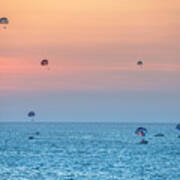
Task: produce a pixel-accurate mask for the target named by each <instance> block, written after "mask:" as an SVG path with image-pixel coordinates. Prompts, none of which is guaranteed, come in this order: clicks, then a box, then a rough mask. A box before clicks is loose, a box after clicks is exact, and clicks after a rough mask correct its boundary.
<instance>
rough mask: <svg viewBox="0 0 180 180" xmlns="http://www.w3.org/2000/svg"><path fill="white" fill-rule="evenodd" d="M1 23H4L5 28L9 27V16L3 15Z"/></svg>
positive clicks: (0, 19)
mask: <svg viewBox="0 0 180 180" xmlns="http://www.w3.org/2000/svg"><path fill="white" fill-rule="evenodd" d="M0 24H2V25H3V28H4V29H6V28H7V27H6V25H8V24H9V20H8V18H6V17H2V18H0Z"/></svg>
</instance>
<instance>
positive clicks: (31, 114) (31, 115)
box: [28, 111, 36, 118]
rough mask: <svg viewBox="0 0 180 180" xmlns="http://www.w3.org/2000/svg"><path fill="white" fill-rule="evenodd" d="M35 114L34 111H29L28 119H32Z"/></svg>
mask: <svg viewBox="0 0 180 180" xmlns="http://www.w3.org/2000/svg"><path fill="white" fill-rule="evenodd" d="M35 115H36V114H35V112H34V111H30V112H29V113H28V117H30V118H32V117H35Z"/></svg>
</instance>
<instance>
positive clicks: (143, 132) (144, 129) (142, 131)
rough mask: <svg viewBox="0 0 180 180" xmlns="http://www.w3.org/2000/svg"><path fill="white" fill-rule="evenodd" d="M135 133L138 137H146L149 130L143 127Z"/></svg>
mask: <svg viewBox="0 0 180 180" xmlns="http://www.w3.org/2000/svg"><path fill="white" fill-rule="evenodd" d="M135 133H136V134H137V135H140V136H146V134H147V129H146V128H143V127H139V128H137V129H136V131H135Z"/></svg>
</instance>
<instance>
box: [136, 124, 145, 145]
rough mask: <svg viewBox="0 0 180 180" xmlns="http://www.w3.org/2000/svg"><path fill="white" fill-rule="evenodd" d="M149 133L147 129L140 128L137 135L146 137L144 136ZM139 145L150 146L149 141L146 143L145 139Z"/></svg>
mask: <svg viewBox="0 0 180 180" xmlns="http://www.w3.org/2000/svg"><path fill="white" fill-rule="evenodd" d="M147 132H148V131H147V129H146V128H144V127H139V128H137V129H136V131H135V134H137V135H139V136H142V137H144V136H146V134H147ZM139 144H148V141H146V140H145V139H142V140H141V141H140V142H139Z"/></svg>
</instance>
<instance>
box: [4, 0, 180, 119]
mask: <svg viewBox="0 0 180 180" xmlns="http://www.w3.org/2000/svg"><path fill="white" fill-rule="evenodd" d="M0 4H1V6H0V17H7V18H8V19H9V24H8V25H7V29H3V25H0V64H1V65H0V107H1V108H0V121H23V122H24V121H25V122H26V121H29V119H28V117H27V113H28V112H29V111H31V110H34V111H35V112H36V121H38V122H41V121H58V122H123V123H124V122H134V123H135V122H148V123H149V122H152V123H154V122H159V123H161V122H166V123H176V122H178V121H180V110H179V107H180V51H179V44H180V31H179V29H180V22H179V18H180V11H179V7H180V2H179V0H174V1H173V3H172V1H171V0H165V1H164V0H159V1H156V0H111V1H110V0H98V1H97V0H86V1H84V0H76V1H74V0H39V1H37V0H31V1H24V0H14V1H13V2H12V1H11V0H6V1H2V2H1V3H0ZM42 59H48V60H49V70H48V68H47V67H42V66H41V65H40V61H41V60H42ZM139 59H141V60H142V61H143V62H144V65H143V68H141V67H139V66H137V65H136V63H137V61H138V60H139Z"/></svg>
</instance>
